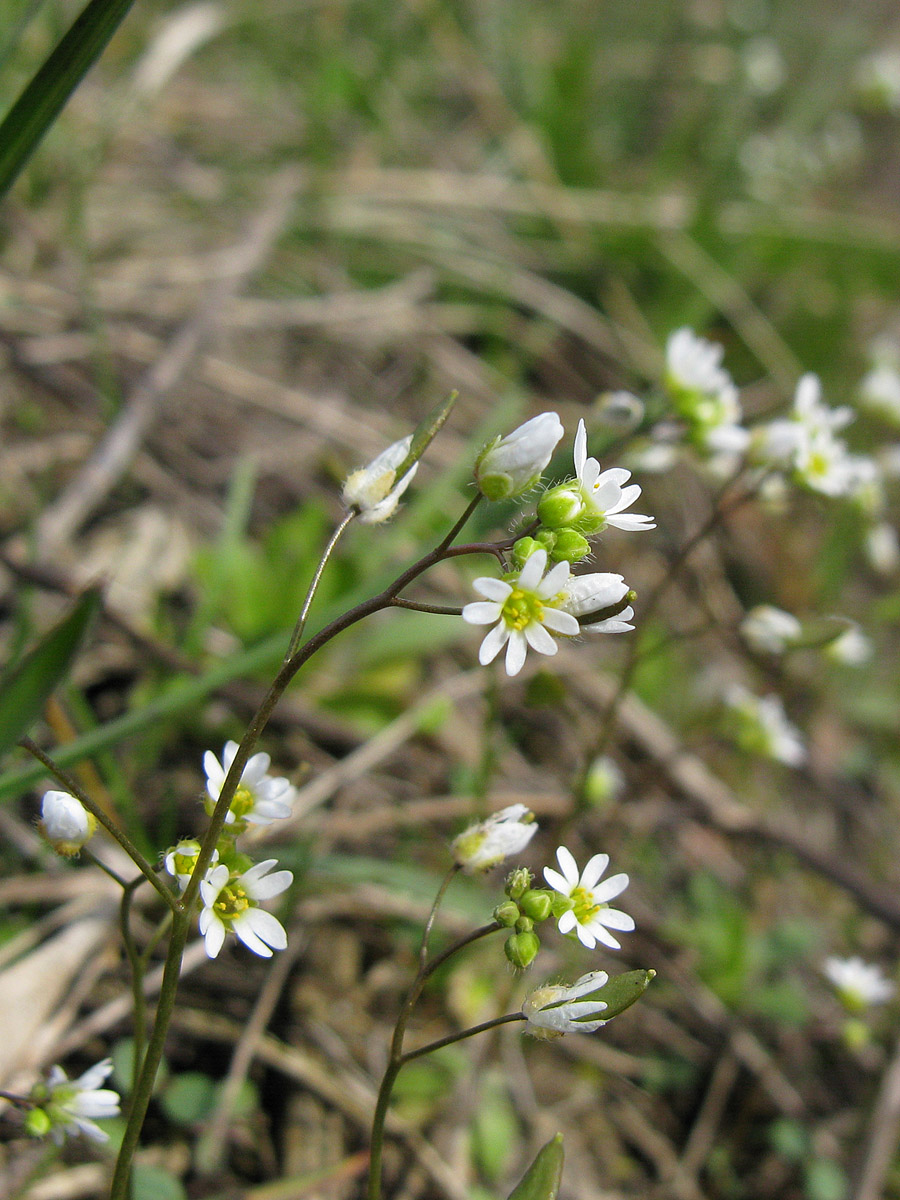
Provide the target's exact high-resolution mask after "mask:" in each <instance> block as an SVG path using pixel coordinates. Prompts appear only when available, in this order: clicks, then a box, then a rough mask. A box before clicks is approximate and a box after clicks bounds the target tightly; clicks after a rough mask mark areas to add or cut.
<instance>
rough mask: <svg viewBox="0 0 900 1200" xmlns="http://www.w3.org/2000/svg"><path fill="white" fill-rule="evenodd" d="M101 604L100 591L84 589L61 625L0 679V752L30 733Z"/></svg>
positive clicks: (64, 675)
mask: <svg viewBox="0 0 900 1200" xmlns="http://www.w3.org/2000/svg"><path fill="white" fill-rule="evenodd" d="M99 607H100V594H99V592H97V591H93V590H92V591H89V592H85V594H84V595H83V596H82V597H81V599H80V600H78V601H77V602H76V604H75V605H74V607H73V608H72V610H71V611H70V612H69V613H68V614H67V615H66V616H65V617H64V618H63V619H62V620H61V621H60V622H59V624H57V625H56V626H54V628H53V629H51V630H50V632H49V633H47V634H45V635H44V637H43V638H41V640H40V642H38V644H37V645H36V646H35V647H34V648H33V649H32V650H30V651H29V652H28V653H27V654H26V655H25V657H24V658H23V659H22V661H21V662H20V663H19V664H18V665H17V666H16V667H15V668H14V669H13V670H12V671H10V672H9V673H8V674H7V675H6V677H5V679H3V680H2V681H0V755H2V754H3V753H5V752H6V751H7V750H9V749H10V748H11V747H12V746H14V745H15V743H16V741H17V740H18V739H19V738H20V737H22V736H23V735H24V734H26V733H27V732H28V730H29V729H30V728H31V726H32V725H33V724H34V722H35V721H36V720H37V719H38V717H39V716H40V715H41V712H42V711H43V708H44V705H45V704H46V703H47V701H48V700H49V698H50V696H51V695H52V693H53V692H54V691H55V690H56V688H57V687H58V685H59V684H60V683H61V682H62V681H63V680H64V679H65V678H66V676H67V675H68V673H69V669H70V667H71V666H72V663H73V662H74V660H75V656H76V655H77V653H78V651H79V649H80V648H81V644H82V642H83V641H84V638H85V635H86V633H87V630H88V628H89V626H90V624H91V621H92V619H93V617H94V615H95V614H96V612H97V610H98V608H99Z"/></svg>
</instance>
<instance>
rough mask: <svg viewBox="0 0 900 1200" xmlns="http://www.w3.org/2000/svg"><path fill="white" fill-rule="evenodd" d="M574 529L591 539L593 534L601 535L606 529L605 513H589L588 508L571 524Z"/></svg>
mask: <svg viewBox="0 0 900 1200" xmlns="http://www.w3.org/2000/svg"><path fill="white" fill-rule="evenodd" d="M572 525H573V527H574V529H575V530H576V531H577V532H581V533H586V534H587V535H588V537H593V535H594V534H595V533H602V532H603V530H604V529H605V528H606V513H601V512H591V511H590V510H589V509H588V508H585V510H584V511H583V512H582V513H581V514H580V515H579V516H578V517H577V518H576V519H575V520H574V521H573V522H572Z"/></svg>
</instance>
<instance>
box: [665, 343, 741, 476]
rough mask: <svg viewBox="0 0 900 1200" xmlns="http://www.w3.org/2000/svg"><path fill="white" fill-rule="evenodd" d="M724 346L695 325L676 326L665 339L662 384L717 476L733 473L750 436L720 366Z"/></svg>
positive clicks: (730, 383)
mask: <svg viewBox="0 0 900 1200" xmlns="http://www.w3.org/2000/svg"><path fill="white" fill-rule="evenodd" d="M722 355H723V349H722V347H721V346H719V345H717V344H716V343H715V342H709V341H707V340H706V339H705V338H701V337H698V336H697V335H696V334H695V333H694V331H693V330H692V329H688V328H686V327H685V328H682V329H676V330H675V332H674V333H672V334H671V335H670V336H669V339H668V341H667V343H666V372H665V379H664V383H665V386H666V389H667V391H668V393H669V395H670V397H671V399H672V402H673V404H674V406H675V411H676V412H677V413H678V415H679V416H680V417H681V418H682V420H684V421H685V422H686V424H687V427H688V440H689V441H690V442H691V444H692V445H693V446H694V447H695V448H696V449H697V450H699V451H700V452H701V454H703V456H704V457H705V458H706V459H707V460H708V461H709V463H710V465H711V467H712V468H713V470H715V471H716V473H718V474H728V473H730V472H732V471H733V470H734V469H735V468H736V467H737V464H738V462H739V460H740V456H741V455H742V454H743V453H744V451H745V450H746V448H747V444H748V442H749V440H750V435H749V433H748V432H747V430H746V429H744V428H743V426H742V425H741V418H742V412H741V403H740V400H739V398H738V390H737V388H736V387H735V385H734V381H733V380H732V378H731V376H730V375H729V374H728V372H727V371H726V370H725V368H724V367H723V366H722Z"/></svg>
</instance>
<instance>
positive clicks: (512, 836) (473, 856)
mask: <svg viewBox="0 0 900 1200" xmlns="http://www.w3.org/2000/svg"><path fill="white" fill-rule="evenodd" d="M537 828H538V826H537V821H535V819H534V813H533V812H532V811H531V810H530V809H529V808H526V806H525V805H524V804H510V805H509V806H508V807H507V808H501V809H500V811H499V812H495V813H494V814H493V815H492V816H490V817H488V818H487V820H485V821H479V822H478V824H477V825H470V826H469V828H468V829H464V830H463V832H462V833H460V834H459V835H458V836H457V837H455V838H454V839H453V841H452V842H451V843H450V848H451V849H452V851H453V857H454V859H455V860H456V862H457V863H458V864H459V865H460V866H461V867H462V868H463V870H464V871H466V872H468V873H472V872H474V871H487V870H489V869H490V868H491V867H496V866H497V865H498V863H501V862H503V860H504V859H505V858H510V857H511V856H512V855H514V854H519V853H520V852H521V851H522V850H524V849H525V847H526V846H527V845H528V843H529V842H530V841H531V839H532V838H533V837H534V835H535V834H536V833H537Z"/></svg>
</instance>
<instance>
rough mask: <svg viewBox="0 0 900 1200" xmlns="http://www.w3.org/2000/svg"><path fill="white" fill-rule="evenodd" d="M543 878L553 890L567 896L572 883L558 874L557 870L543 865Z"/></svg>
mask: <svg viewBox="0 0 900 1200" xmlns="http://www.w3.org/2000/svg"><path fill="white" fill-rule="evenodd" d="M544 879H546V881H547V883H549V884H550V886H551V887H552V888H553V890H554V892H561V893H562V895H563V896H568V894H569V891H570V890H571V887H572V885H571V884H570V883H569V882H568V881H567V880H566V879H564V878H563V877H562V875H560V873H559V871H554V870H553V868H552V867H544Z"/></svg>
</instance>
